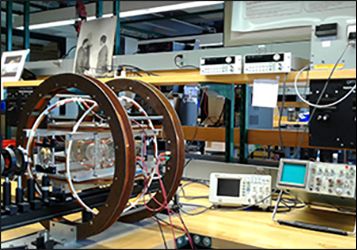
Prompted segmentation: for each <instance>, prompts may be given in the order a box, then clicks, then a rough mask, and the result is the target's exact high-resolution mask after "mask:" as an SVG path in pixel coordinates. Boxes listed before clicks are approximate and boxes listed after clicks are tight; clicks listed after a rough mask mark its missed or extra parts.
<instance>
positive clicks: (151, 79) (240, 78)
mask: <svg viewBox="0 0 357 250" xmlns="http://www.w3.org/2000/svg"><path fill="white" fill-rule="evenodd" d="M153 73H155V74H157V76H156V75H155V76H142V77H137V76H136V77H127V78H128V79H133V80H141V81H144V82H147V83H151V84H154V85H157V86H170V85H190V84H195V83H220V84H247V83H253V81H254V80H255V79H276V78H277V77H279V78H280V79H284V77H285V74H252V75H247V74H241V75H226V76H224V75H219V76H218V75H217V76H202V75H200V73H199V71H198V70H176V71H157V72H153ZM296 74H297V72H291V73H289V74H288V77H287V81H288V82H293V81H294V80H295V77H296ZM329 74H330V71H326V70H314V71H310V73H309V79H311V80H323V79H327V78H328V76H329ZM307 76H308V74H307V73H306V72H304V73H302V74H301V77H300V79H299V81H306V79H307ZM332 78H333V79H352V78H356V69H348V70H337V71H336V72H335V73H334V75H333V77H332ZM118 79H120V78H118ZM100 80H101V81H103V82H107V81H110V80H113V78H102V79H100ZM42 81H43V80H38V81H19V82H7V83H4V87H29V86H38V85H40V84H41V83H42Z"/></svg>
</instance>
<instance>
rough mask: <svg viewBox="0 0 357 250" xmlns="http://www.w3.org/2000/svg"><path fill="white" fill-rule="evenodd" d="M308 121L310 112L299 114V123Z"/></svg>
mask: <svg viewBox="0 0 357 250" xmlns="http://www.w3.org/2000/svg"><path fill="white" fill-rule="evenodd" d="M309 120H310V112H304V113H300V114H299V122H308V121H309Z"/></svg>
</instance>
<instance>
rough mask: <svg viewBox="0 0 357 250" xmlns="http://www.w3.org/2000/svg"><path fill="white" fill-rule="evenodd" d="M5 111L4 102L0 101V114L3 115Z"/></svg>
mask: <svg viewBox="0 0 357 250" xmlns="http://www.w3.org/2000/svg"><path fill="white" fill-rule="evenodd" d="M5 111H6V102H5V101H1V102H0V112H1V113H5Z"/></svg>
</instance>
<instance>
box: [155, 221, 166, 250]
mask: <svg viewBox="0 0 357 250" xmlns="http://www.w3.org/2000/svg"><path fill="white" fill-rule="evenodd" d="M153 219H154V220H155V221H156V223H157V225H158V227H159V230H160V234H161V238H162V241H163V243H164V246H165V249H169V248H168V246H167V241H166V237H165V234H164V230H163V229H162V226H161V223H160V220H159V219H158V217H157V216H156V215H155V216H153Z"/></svg>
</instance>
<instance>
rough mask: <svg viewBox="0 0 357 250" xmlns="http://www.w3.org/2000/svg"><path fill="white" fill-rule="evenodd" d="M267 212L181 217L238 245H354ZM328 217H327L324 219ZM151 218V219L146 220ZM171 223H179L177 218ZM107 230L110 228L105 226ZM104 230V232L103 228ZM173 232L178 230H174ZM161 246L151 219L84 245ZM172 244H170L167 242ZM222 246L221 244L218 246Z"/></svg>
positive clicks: (301, 212) (338, 218) (322, 220)
mask: <svg viewBox="0 0 357 250" xmlns="http://www.w3.org/2000/svg"><path fill="white" fill-rule="evenodd" d="M185 191H186V195H188V196H197V195H200V196H202V195H203V196H204V195H207V194H208V188H206V187H204V186H202V185H198V184H193V185H190V186H188V187H187V188H185ZM182 201H183V202H189V203H195V204H201V205H205V206H209V205H210V203H209V201H208V199H206V198H205V199H200V200H193V201H192V200H191V201H188V200H182ZM271 217H272V214H271V212H260V211H226V210H224V211H222V210H209V211H207V212H206V213H204V214H201V215H198V216H187V215H184V216H183V219H184V221H185V223H186V225H187V227H188V229H189V231H190V232H191V233H195V234H200V235H206V236H209V237H212V238H215V239H218V240H224V241H228V242H232V243H234V244H235V245H237V244H238V245H241V246H242V248H246V247H249V248H275V249H276V248H283V249H292V248H295V249H296V248H299V249H333V248H344V249H356V239H355V238H354V237H346V236H339V235H334V234H327V233H320V232H315V231H310V230H304V229H298V228H293V227H288V226H281V225H278V224H276V223H274V222H273V221H272V218H271ZM278 217H279V218H283V217H284V218H288V219H289V220H304V221H306V220H307V221H310V222H312V223H319V224H323V225H330V226H334V227H338V228H343V229H345V230H352V229H353V226H354V220H355V217H354V216H345V215H338V214H336V213H334V215H333V216H331V212H328V211H321V210H319V211H318V210H310V209H297V210H294V211H293V212H290V213H287V214H279V215H278ZM326 220H330V221H328V222H327V221H326ZM149 221H152V222H153V220H150V219H149ZM173 221H174V224H176V225H180V223H179V220H178V218H174V220H173ZM40 229H41V226H40V225H38V224H35V225H31V226H27V227H23V228H19V229H15V230H10V231H6V232H3V233H2V236H1V238H2V241H5V240H8V239H11V238H13V237H19V236H20V235H25V234H28V233H32V232H35V231H38V230H40ZM109 230H110V229H109ZM163 230H164V234H165V236H166V239H167V240H172V232H171V231H170V228H169V227H168V226H164V227H163ZM104 233H105V232H104ZM176 233H177V235H179V234H180V233H179V232H177V231H176ZM159 246H162V238H161V235H160V232H159V229H158V226H157V224H155V223H144V222H142V223H138V224H136V229H135V230H131V231H129V232H127V233H124V234H120V235H114V236H113V235H112V236H111V237H109V238H104V240H99V241H96V242H95V243H93V244H92V245H90V246H87V247H86V248H92V249H111V248H117V249H118V248H126V249H127V248H130V249H142V248H145V249H150V248H158V247H159ZM171 246H172V245H171ZM221 247H222V246H221Z"/></svg>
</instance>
